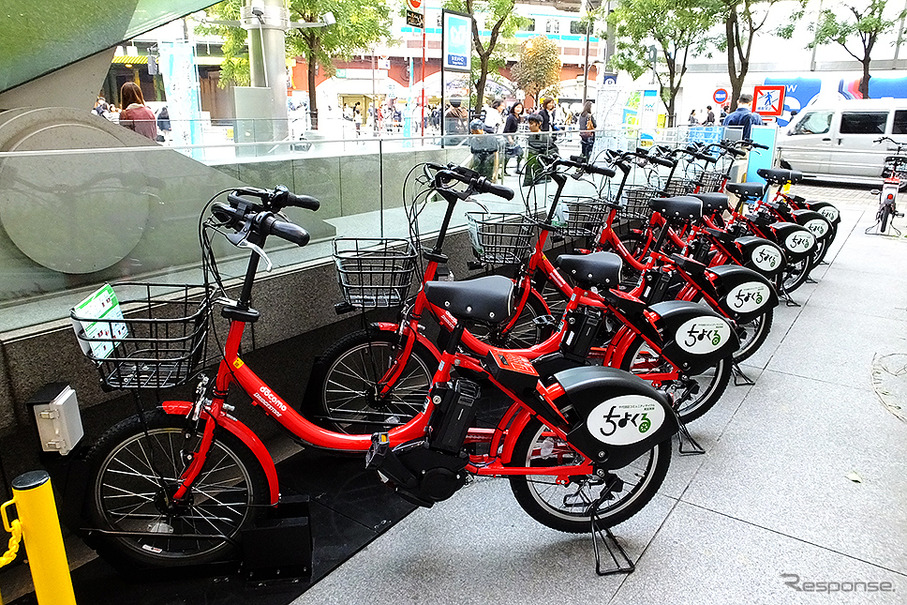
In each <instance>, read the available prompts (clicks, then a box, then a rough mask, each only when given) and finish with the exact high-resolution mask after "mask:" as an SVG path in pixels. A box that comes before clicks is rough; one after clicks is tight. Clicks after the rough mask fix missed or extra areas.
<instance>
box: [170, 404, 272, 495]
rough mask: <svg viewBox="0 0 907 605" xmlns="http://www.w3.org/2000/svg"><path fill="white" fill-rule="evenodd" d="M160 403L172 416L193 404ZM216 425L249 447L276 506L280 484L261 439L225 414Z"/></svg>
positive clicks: (180, 413)
mask: <svg viewBox="0 0 907 605" xmlns="http://www.w3.org/2000/svg"><path fill="white" fill-rule="evenodd" d="M162 405H163V407H164V411H165V412H167V413H168V414H171V415H173V416H187V415H188V414H189V412H191V411H192V406H193V404H192V402H191V401H165V402H164V403H163V404H162ZM202 417H204V418H208V417H210V416H209V415H208V414H206V413H205V412H202ZM217 426H219V427H222V428H224V429H226V430H227V431H229V432H230V433H232V434H233V436H235V437H236V438H237V439H239V440H240V441H242V442H243V444H245V446H246V447H248V448H249V451H251V452H252V454H254V455H255V458H256V459H257V460H258V463H259V464H260V465H261V468H262V470H264V472H265V477H267V479H268V490H269V492H270V502H271V506H276V505H277V502H278V500H280V485H279V484H278V482H277V468H276V467H275V466H274V460H273V459H272V458H271V454H270V453H269V452H268V448H266V447H265V444H264V443H262V442H261V439H259V438H258V436H257V435H256V434H255V433H253V432H252V429H250V428H249V427H247V426H246V425H245V424H243V423H242V422H240V421H239V420H236V419H235V418H231V417H230V416H227V415H226V414H224V415H222V416H221V417H220V418H219V419H218V420H217Z"/></svg>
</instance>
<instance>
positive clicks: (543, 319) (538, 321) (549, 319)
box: [532, 315, 557, 328]
mask: <svg viewBox="0 0 907 605" xmlns="http://www.w3.org/2000/svg"><path fill="white" fill-rule="evenodd" d="M532 324H533V325H534V326H536V327H538V328H548V327H552V326H555V325H557V319H556V318H555V317H554V315H539V316H538V317H533V318H532Z"/></svg>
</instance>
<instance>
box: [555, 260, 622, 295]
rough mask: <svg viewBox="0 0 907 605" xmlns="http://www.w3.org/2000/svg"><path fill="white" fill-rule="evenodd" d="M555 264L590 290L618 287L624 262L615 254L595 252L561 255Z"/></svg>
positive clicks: (581, 285)
mask: <svg viewBox="0 0 907 605" xmlns="http://www.w3.org/2000/svg"><path fill="white" fill-rule="evenodd" d="M554 264H555V265H557V267H558V268H560V269H563V270H564V272H566V273H567V274H568V275H569V276H570V277H572V278H573V279H575V280H576V281H577V283H578V284H579V285H580V287H582V288H585V289H587V290H588V289H589V288H590V287H592V286H599V287H605V288H611V287H616V286H618V285H619V284H620V269H621V266H622V265H623V262H622V261H621V259H620V257H619V256H618V255H616V254H614V253H613V252H593V253H592V254H561V255H560V256H558V257H557V260H556V261H554Z"/></svg>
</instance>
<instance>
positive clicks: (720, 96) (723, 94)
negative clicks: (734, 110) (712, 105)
mask: <svg viewBox="0 0 907 605" xmlns="http://www.w3.org/2000/svg"><path fill="white" fill-rule="evenodd" d="M712 100H713V101H715V102H716V103H718V104H719V105H721V104H723V103H724V102H725V101H727V90H725V89H724V88H717V89H715V93H714V94H713V95H712Z"/></svg>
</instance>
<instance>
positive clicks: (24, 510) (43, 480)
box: [0, 471, 76, 605]
mask: <svg viewBox="0 0 907 605" xmlns="http://www.w3.org/2000/svg"><path fill="white" fill-rule="evenodd" d="M12 488H13V499H12V500H9V501H8V502H4V503H3V505H2V506H0V517H2V518H3V528H4V529H5V530H6V531H7V532H9V533H10V534H12V536H13V537H12V538H11V539H10V551H8V552H7V554H6V555H3V557H2V558H0V566H2V565H5V564H7V563H9V562H11V561H12V560H13V559H15V555H16V553H15V551H16V550H18V544H14V543H13V542H14V540H15V539H16V538H17V536H21V537H22V538H24V540H25V549H26V552H27V553H28V555H29V557H28V562H29V567H30V568H31V576H32V582H33V583H34V585H35V596H36V597H37V599H38V603H39V604H40V605H50V604H51V603H53V604H54V605H75V604H76V597H75V594H74V593H73V589H72V578H71V577H70V575H69V563H68V562H67V560H66V551H65V549H64V548H63V534H62V532H61V531H60V522H59V520H58V518H57V505H56V504H55V503H54V492H53V487H52V486H51V483H50V475H48V474H47V472H45V471H30V472H27V473H23V474H21V475H19V476H18V477H16V478H15V479H14V480H13V482H12ZM11 504H15V505H16V515H17V516H18V519H14V520H13V521H12V522H10V520H9V513H8V510H9V506H10V505H11Z"/></svg>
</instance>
